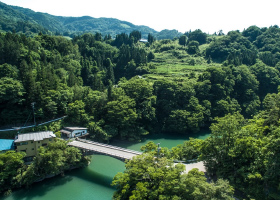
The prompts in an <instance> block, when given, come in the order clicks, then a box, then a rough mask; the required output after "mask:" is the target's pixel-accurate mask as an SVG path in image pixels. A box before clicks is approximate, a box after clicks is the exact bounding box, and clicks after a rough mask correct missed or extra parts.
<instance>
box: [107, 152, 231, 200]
mask: <svg viewBox="0 0 280 200" xmlns="http://www.w3.org/2000/svg"><path fill="white" fill-rule="evenodd" d="M184 170H185V167H184V165H182V164H177V165H174V163H173V162H172V161H171V160H169V159H166V158H165V157H162V158H157V159H156V158H154V156H153V155H152V154H147V153H145V154H142V155H140V156H136V157H134V158H133V159H132V160H131V161H129V162H128V163H127V164H126V171H125V172H124V173H120V172H119V173H118V174H117V175H116V176H115V177H114V180H113V182H112V185H113V186H116V188H117V191H116V192H115V194H114V196H113V198H114V199H198V200H202V199H233V198H232V195H233V188H232V187H231V186H230V185H229V184H228V182H227V181H223V180H218V181H217V182H216V183H207V182H206V178H205V177H204V176H203V173H202V172H199V171H198V170H197V169H193V170H191V171H189V173H188V174H184V173H183V172H184Z"/></svg>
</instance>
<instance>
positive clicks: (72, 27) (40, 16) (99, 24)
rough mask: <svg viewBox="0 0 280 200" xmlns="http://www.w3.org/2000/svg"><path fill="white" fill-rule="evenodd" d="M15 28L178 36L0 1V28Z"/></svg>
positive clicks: (111, 20)
mask: <svg viewBox="0 0 280 200" xmlns="http://www.w3.org/2000/svg"><path fill="white" fill-rule="evenodd" d="M1 30H2V31H15V32H20V33H24V34H27V35H32V34H34V33H39V32H42V33H50V32H51V33H53V34H60V35H66V36H73V35H78V34H82V33H85V32H91V33H96V32H99V33H101V34H102V35H103V36H105V35H107V34H110V35H111V36H115V35H116V34H120V33H127V34H129V33H130V32H132V31H134V30H138V31H141V33H142V37H144V38H147V36H148V34H149V33H151V34H153V35H154V36H155V37H157V38H159V39H173V38H174V37H178V36H179V35H181V33H179V32H178V31H176V30H163V31H161V32H157V31H155V30H154V29H152V28H150V27H148V26H137V25H134V24H132V23H130V22H127V21H121V20H118V19H114V18H93V17H89V16H83V17H62V16H54V15H50V14H47V13H41V12H34V11H33V10H30V9H27V8H21V7H17V6H9V5H7V4H4V3H2V2H0V31H1Z"/></svg>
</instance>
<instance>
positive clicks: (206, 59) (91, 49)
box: [0, 26, 280, 199]
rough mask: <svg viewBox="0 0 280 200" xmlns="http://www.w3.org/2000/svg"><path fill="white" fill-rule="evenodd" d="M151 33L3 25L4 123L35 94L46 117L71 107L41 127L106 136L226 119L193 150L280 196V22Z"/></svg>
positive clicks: (226, 173)
mask: <svg viewBox="0 0 280 200" xmlns="http://www.w3.org/2000/svg"><path fill="white" fill-rule="evenodd" d="M141 38H142V34H141V32H139V31H132V32H131V33H130V34H126V33H122V34H118V35H116V37H115V39H112V37H110V35H102V34H100V33H95V34H90V33H86V34H82V35H79V36H76V37H74V38H73V39H67V38H65V37H62V36H50V35H47V34H42V33H39V34H38V35H36V36H34V37H27V36H26V35H24V34H17V33H10V32H6V33H1V34H0V44H1V45H0V113H1V114H0V125H1V126H2V127H3V128H4V127H15V126H22V125H23V124H24V123H25V122H26V119H28V116H29V114H30V111H31V109H32V108H31V103H32V102H36V104H35V115H36V119H37V122H40V121H46V120H48V119H54V118H57V117H61V116H64V115H67V116H68V117H67V118H66V119H65V120H64V121H63V122H62V124H59V123H56V124H54V125H51V126H49V127H47V126H45V127H44V126H43V127H38V128H36V129H51V130H53V131H58V130H59V129H60V127H61V125H72V126H85V127H87V128H88V130H89V133H90V137H91V138H93V139H94V140H96V141H103V142H104V141H105V142H106V141H109V140H112V139H126V140H139V139H141V136H142V135H145V134H149V133H154V132H157V131H161V132H166V133H170V134H175V133H177V134H185V135H186V134H187V133H189V132H196V131H199V130H200V129H202V128H208V127H210V125H211V123H213V122H214V123H215V122H216V124H212V126H211V130H212V133H213V135H212V136H211V137H210V138H209V139H207V140H206V141H205V142H200V143H201V144H199V145H197V146H199V148H198V149H196V150H195V151H194V152H195V153H193V157H194V158H195V157H197V156H200V158H201V159H203V160H204V161H205V162H206V167H207V168H208V170H209V172H211V175H212V176H213V177H218V178H226V179H228V180H229V181H230V183H231V184H233V185H234V186H235V188H237V189H238V190H240V191H242V192H243V193H245V194H246V195H247V197H248V198H249V197H250V198H255V199H261V198H267V199H277V198H278V199H279V196H278V193H279V178H280V175H279V172H278V171H277V169H279V164H280V163H279V158H278V157H279V156H278V154H279V144H278V143H279V142H278V140H279V137H278V135H279V134H278V132H279V131H278V128H277V127H278V126H279V117H280V115H279V112H278V110H279V102H278V100H279V94H278V86H279V82H280V78H279V70H280V62H279V61H280V60H279V59H280V57H279V45H280V29H279V27H277V26H273V27H269V28H259V27H256V26H251V27H249V28H247V29H246V30H244V31H243V32H239V31H231V32H229V33H228V34H227V35H223V34H220V35H219V34H218V35H207V34H206V33H203V32H202V31H200V30H196V31H193V32H188V33H185V34H184V35H181V36H179V37H178V38H174V39H172V40H171V39H163V40H156V38H155V36H154V35H153V34H149V35H148V43H141V42H139V40H140V39H141ZM217 117H220V118H217ZM223 117H225V118H223ZM28 123H32V120H31V121H28ZM5 135H6V134H5ZM190 146H192V145H190ZM185 150H186V149H185ZM185 150H184V151H185ZM166 155H167V154H166ZM186 155H187V156H189V155H190V152H187V153H186ZM177 156H181V157H182V156H183V154H182V153H181V154H178V155H177ZM182 159H184V158H183V157H182ZM185 159H188V158H185Z"/></svg>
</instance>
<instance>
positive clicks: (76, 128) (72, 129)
mask: <svg viewBox="0 0 280 200" xmlns="http://www.w3.org/2000/svg"><path fill="white" fill-rule="evenodd" d="M63 129H66V130H69V131H75V130H86V129H87V128H84V127H64V128H63Z"/></svg>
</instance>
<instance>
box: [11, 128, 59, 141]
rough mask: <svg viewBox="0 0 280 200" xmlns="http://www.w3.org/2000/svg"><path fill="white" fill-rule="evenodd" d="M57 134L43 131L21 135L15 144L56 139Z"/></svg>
mask: <svg viewBox="0 0 280 200" xmlns="http://www.w3.org/2000/svg"><path fill="white" fill-rule="evenodd" d="M55 137H56V136H55V134H54V133H53V132H52V131H41V132H34V133H25V134H19V135H18V136H17V138H16V140H15V142H24V141H41V140H43V139H46V138H55Z"/></svg>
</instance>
